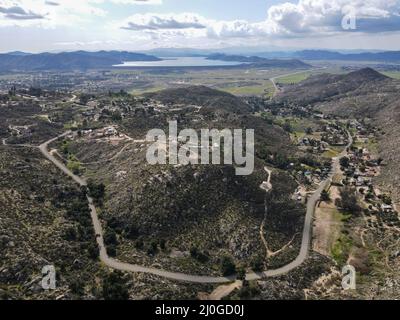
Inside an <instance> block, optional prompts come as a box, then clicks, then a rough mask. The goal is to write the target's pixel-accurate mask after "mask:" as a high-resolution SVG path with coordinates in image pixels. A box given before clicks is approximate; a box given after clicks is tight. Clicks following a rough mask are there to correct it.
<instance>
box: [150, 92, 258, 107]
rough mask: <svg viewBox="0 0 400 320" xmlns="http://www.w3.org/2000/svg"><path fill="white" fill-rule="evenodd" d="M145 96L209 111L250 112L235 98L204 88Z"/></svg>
mask: <svg viewBox="0 0 400 320" xmlns="http://www.w3.org/2000/svg"><path fill="white" fill-rule="evenodd" d="M146 96H147V97H149V98H152V99H154V100H158V101H160V102H162V103H165V104H175V105H179V104H182V105H198V106H202V107H204V108H205V109H207V110H210V111H216V110H225V111H229V112H235V113H244V112H249V111H250V110H251V108H250V106H249V105H248V104H246V103H245V102H244V101H243V100H242V99H240V98H238V97H237V96H234V95H232V94H230V93H226V92H222V91H218V90H214V89H211V88H209V87H206V86H189V87H183V88H177V89H168V90H163V91H159V92H156V93H150V94H147V95H146Z"/></svg>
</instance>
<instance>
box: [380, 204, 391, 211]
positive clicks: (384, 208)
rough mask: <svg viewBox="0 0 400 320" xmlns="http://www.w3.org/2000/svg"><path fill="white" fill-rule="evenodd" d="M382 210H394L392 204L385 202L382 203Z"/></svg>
mask: <svg viewBox="0 0 400 320" xmlns="http://www.w3.org/2000/svg"><path fill="white" fill-rule="evenodd" d="M382 211H383V212H392V211H393V207H392V206H391V205H388V204H383V205H382Z"/></svg>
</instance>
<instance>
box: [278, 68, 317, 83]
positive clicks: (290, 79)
mask: <svg viewBox="0 0 400 320" xmlns="http://www.w3.org/2000/svg"><path fill="white" fill-rule="evenodd" d="M310 75H311V72H308V71H306V72H303V73H297V74H292V75H290V76H286V77H282V78H277V79H276V82H277V83H281V84H296V83H299V82H301V81H304V80H306V79H308V78H309V77H310Z"/></svg>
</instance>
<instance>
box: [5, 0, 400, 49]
mask: <svg viewBox="0 0 400 320" xmlns="http://www.w3.org/2000/svg"><path fill="white" fill-rule="evenodd" d="M354 27H355V29H354ZM236 46H239V47H244V46H245V47H253V46H258V47H263V48H271V49H273V48H279V47H281V48H285V49H289V48H293V49H298V48H328V49H379V50H380V49H389V50H400V0H289V1H279V0H0V52H7V51H14V50H22V51H30V52H40V51H63V50H80V49H85V50H99V49H105V50H109V49H123V50H131V51H135V50H136V51H138V50H146V49H152V48H158V47H194V48H223V47H236Z"/></svg>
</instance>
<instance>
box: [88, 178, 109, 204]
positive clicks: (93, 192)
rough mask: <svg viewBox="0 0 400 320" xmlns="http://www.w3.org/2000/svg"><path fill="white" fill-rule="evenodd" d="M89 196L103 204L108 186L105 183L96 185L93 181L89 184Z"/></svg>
mask: <svg viewBox="0 0 400 320" xmlns="http://www.w3.org/2000/svg"><path fill="white" fill-rule="evenodd" d="M87 187H88V189H89V196H91V197H92V198H94V199H95V200H96V201H97V202H101V200H102V199H103V198H104V196H105V193H106V192H105V190H106V186H105V185H104V184H103V183H99V184H97V183H95V182H94V181H92V180H89V182H88V186H87Z"/></svg>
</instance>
